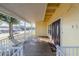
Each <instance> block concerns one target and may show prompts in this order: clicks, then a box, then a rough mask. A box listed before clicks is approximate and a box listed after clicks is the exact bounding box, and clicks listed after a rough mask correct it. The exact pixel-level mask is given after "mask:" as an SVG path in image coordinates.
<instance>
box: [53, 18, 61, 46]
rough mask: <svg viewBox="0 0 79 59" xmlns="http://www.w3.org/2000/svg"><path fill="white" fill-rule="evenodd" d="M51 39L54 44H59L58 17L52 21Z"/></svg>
mask: <svg viewBox="0 0 79 59" xmlns="http://www.w3.org/2000/svg"><path fill="white" fill-rule="evenodd" d="M52 39H54V43H55V45H59V46H60V19H59V20H57V21H55V22H54V23H52Z"/></svg>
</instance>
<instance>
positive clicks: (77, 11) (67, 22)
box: [47, 4, 79, 46]
mask: <svg viewBox="0 0 79 59" xmlns="http://www.w3.org/2000/svg"><path fill="white" fill-rule="evenodd" d="M59 18H60V19H61V39H60V40H61V46H79V4H61V5H60V7H59V8H58V9H57V10H56V12H55V14H54V15H53V16H52V18H51V19H50V20H49V21H48V23H47V24H48V25H49V24H51V23H52V22H54V21H56V20H57V19H59Z"/></svg>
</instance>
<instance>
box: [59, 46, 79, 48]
mask: <svg viewBox="0 0 79 59" xmlns="http://www.w3.org/2000/svg"><path fill="white" fill-rule="evenodd" d="M60 47H61V48H79V46H60Z"/></svg>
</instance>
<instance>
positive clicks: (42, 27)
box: [36, 21, 47, 36]
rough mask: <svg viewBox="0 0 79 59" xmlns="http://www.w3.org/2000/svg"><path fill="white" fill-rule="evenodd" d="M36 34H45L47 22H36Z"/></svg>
mask: <svg viewBox="0 0 79 59" xmlns="http://www.w3.org/2000/svg"><path fill="white" fill-rule="evenodd" d="M36 36H47V23H46V22H42V21H39V22H36Z"/></svg>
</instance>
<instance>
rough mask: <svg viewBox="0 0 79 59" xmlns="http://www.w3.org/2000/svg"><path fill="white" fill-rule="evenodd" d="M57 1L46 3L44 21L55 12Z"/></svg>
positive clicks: (57, 5)
mask: <svg viewBox="0 0 79 59" xmlns="http://www.w3.org/2000/svg"><path fill="white" fill-rule="evenodd" d="M59 5H60V4H59V3H48V4H47V8H46V13H45V17H44V21H47V20H49V19H50V18H51V17H52V16H53V15H54V13H55V11H56V9H57V8H58V7H59Z"/></svg>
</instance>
